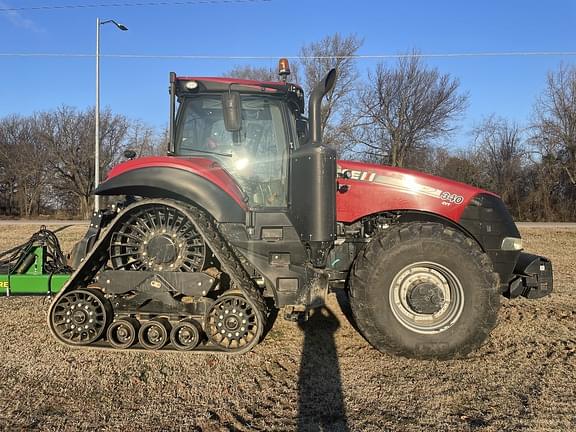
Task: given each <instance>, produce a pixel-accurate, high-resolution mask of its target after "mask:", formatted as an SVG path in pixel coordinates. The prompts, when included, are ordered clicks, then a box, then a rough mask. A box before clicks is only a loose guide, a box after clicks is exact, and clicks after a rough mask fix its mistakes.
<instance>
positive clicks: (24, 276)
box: [0, 226, 72, 296]
mask: <svg viewBox="0 0 576 432" xmlns="http://www.w3.org/2000/svg"><path fill="white" fill-rule="evenodd" d="M6 257H8V258H6ZM71 273H72V269H71V268H70V267H69V266H68V265H67V262H66V257H65V256H64V254H63V253H62V250H61V248H60V243H59V242H58V238H57V237H56V235H55V234H54V233H53V232H52V231H50V230H48V229H46V227H45V226H42V227H41V228H40V231H38V232H37V233H35V234H34V235H32V237H30V239H29V240H28V241H27V242H26V243H24V244H22V245H19V246H17V247H15V248H13V249H10V250H8V251H5V252H3V253H2V254H0V295H6V296H10V295H15V296H25V295H50V294H53V293H57V292H58V291H60V289H61V288H62V286H63V285H64V284H65V283H66V281H67V280H68V279H69V278H70V274H71Z"/></svg>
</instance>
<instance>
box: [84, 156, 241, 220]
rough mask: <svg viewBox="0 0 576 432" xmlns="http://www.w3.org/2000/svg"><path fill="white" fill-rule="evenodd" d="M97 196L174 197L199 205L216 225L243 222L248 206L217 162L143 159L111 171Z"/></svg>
mask: <svg viewBox="0 0 576 432" xmlns="http://www.w3.org/2000/svg"><path fill="white" fill-rule="evenodd" d="M95 194H97V195H136V196H141V197H146V198H171V199H175V200H179V201H184V202H189V203H193V204H196V205H198V206H200V207H202V208H203V209H205V210H206V211H207V212H209V213H210V214H211V215H212V216H213V217H214V219H215V220H216V221H217V222H232V223H244V222H245V220H246V211H247V206H246V203H245V202H244V200H243V198H242V192H241V191H240V189H239V188H238V186H237V185H236V183H235V182H234V181H233V180H232V178H231V177H230V175H229V174H228V173H227V172H226V171H225V170H224V169H223V168H222V167H221V166H220V165H218V164H217V163H216V162H214V161H212V160H209V159H204V158H197V159H196V158H194V159H181V158H172V157H151V158H141V159H136V160H133V161H128V162H124V163H122V164H120V165H118V166H116V167H114V169H112V170H111V171H110V174H109V175H108V178H107V179H106V181H105V182H103V183H101V184H100V186H98V188H97V189H96V191H95Z"/></svg>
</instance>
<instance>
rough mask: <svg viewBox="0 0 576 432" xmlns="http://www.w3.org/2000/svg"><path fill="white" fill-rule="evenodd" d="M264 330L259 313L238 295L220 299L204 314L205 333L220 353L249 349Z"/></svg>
mask: <svg viewBox="0 0 576 432" xmlns="http://www.w3.org/2000/svg"><path fill="white" fill-rule="evenodd" d="M263 329H264V318H263V314H262V312H261V311H260V310H259V309H258V308H257V307H256V306H255V305H254V304H252V302H251V301H250V300H248V299H247V298H246V297H244V296H243V295H240V294H228V295H224V296H222V297H220V298H219V299H218V300H216V302H214V304H213V305H212V307H211V308H210V309H209V310H208V312H207V313H206V318H205V331H206V334H207V335H208V338H209V339H210V341H211V342H212V343H213V344H214V345H216V346H218V347H219V348H220V349H222V350H223V351H227V352H235V353H243V352H247V351H249V350H251V349H252V348H253V347H254V346H255V345H256V344H257V343H258V342H259V341H260V338H261V337H262V332H263Z"/></svg>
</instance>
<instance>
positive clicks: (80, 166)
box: [39, 106, 128, 217]
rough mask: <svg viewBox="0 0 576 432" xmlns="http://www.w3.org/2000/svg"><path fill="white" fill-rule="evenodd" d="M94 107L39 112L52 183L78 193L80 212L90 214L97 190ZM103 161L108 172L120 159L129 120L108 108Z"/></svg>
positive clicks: (102, 126) (104, 118)
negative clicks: (95, 180) (91, 108)
mask: <svg viewBox="0 0 576 432" xmlns="http://www.w3.org/2000/svg"><path fill="white" fill-rule="evenodd" d="M93 114H94V113H93V110H90V111H77V110H75V109H73V108H70V107H66V106H62V107H60V108H58V109H56V110H55V111H53V112H46V113H42V114H41V115H40V118H39V120H40V122H39V126H40V131H41V133H40V137H41V139H42V140H43V142H44V143H45V145H46V147H47V150H48V161H49V163H50V169H51V171H52V172H53V182H52V186H53V188H54V189H55V190H57V191H60V192H61V193H64V194H68V195H72V196H75V197H76V199H77V200H78V208H79V214H80V215H81V216H82V217H88V215H89V214H90V212H91V207H92V205H91V202H92V195H93V192H94V132H93V131H94V115H93ZM100 122H101V123H100V131H101V136H100V161H101V167H100V168H101V170H102V172H105V171H106V170H107V169H108V168H109V167H110V166H111V165H112V164H114V163H116V162H118V161H119V160H120V159H121V155H120V150H121V148H122V144H123V141H124V138H125V135H126V131H127V128H128V125H127V120H126V119H125V118H124V117H123V116H120V115H113V114H112V113H111V111H110V110H109V109H106V110H105V111H104V112H103V113H102V114H101V116H100Z"/></svg>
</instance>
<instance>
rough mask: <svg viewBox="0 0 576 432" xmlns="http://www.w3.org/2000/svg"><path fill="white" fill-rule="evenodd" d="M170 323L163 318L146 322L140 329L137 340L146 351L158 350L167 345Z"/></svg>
mask: <svg viewBox="0 0 576 432" xmlns="http://www.w3.org/2000/svg"><path fill="white" fill-rule="evenodd" d="M169 335H170V323H169V322H168V320H166V319H164V318H154V319H152V320H150V321H146V322H145V323H144V324H142V327H140V331H139V332H138V340H139V341H140V344H141V345H142V346H143V347H144V348H146V349H148V350H159V349H161V348H162V347H163V346H164V345H166V344H167V343H168V340H169Z"/></svg>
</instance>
